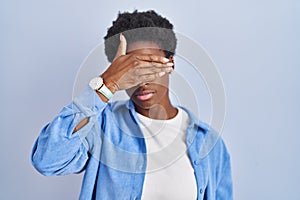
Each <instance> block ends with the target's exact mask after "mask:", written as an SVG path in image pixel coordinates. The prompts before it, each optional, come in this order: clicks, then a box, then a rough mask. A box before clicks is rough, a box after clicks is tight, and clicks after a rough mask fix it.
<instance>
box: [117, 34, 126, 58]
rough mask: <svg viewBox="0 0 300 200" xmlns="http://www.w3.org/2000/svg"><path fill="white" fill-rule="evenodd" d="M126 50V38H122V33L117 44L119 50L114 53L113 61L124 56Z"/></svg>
mask: <svg viewBox="0 0 300 200" xmlns="http://www.w3.org/2000/svg"><path fill="white" fill-rule="evenodd" d="M126 48H127V41H126V38H125V37H124V35H123V34H122V33H120V44H119V48H118V51H117V53H116V56H115V58H114V60H116V59H117V58H118V57H120V56H122V55H125V54H126Z"/></svg>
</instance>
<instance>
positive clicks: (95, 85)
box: [89, 77, 103, 90]
mask: <svg viewBox="0 0 300 200" xmlns="http://www.w3.org/2000/svg"><path fill="white" fill-rule="evenodd" d="M102 84H103V80H102V78H101V77H95V78H93V79H92V80H91V81H90V83H89V86H90V87H91V88H92V89H93V90H98V89H99V88H100V87H101V86H102Z"/></svg>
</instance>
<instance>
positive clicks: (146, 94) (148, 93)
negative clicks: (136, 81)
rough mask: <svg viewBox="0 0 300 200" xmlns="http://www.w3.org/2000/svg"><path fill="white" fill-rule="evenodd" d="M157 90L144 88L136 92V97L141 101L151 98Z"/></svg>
mask: <svg viewBox="0 0 300 200" xmlns="http://www.w3.org/2000/svg"><path fill="white" fill-rule="evenodd" d="M154 94H155V91H153V90H142V91H139V92H137V93H136V94H135V97H136V98H137V99H139V100H141V101H146V100H149V99H151V98H152V97H153V95H154Z"/></svg>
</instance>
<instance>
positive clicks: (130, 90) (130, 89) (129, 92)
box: [126, 87, 136, 97]
mask: <svg viewBox="0 0 300 200" xmlns="http://www.w3.org/2000/svg"><path fill="white" fill-rule="evenodd" d="M135 90H136V88H135V87H133V88H129V89H127V90H126V93H127V95H128V96H129V97H131V96H132V94H133V93H134V91H135Z"/></svg>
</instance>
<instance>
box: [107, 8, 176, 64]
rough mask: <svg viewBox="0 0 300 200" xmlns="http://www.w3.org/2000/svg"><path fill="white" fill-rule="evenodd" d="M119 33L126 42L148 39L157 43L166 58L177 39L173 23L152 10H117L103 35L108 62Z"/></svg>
mask: <svg viewBox="0 0 300 200" xmlns="http://www.w3.org/2000/svg"><path fill="white" fill-rule="evenodd" d="M120 33H122V34H123V35H124V36H125V38H126V40H127V44H130V43H133V42H137V41H149V42H154V43H156V44H158V45H159V47H160V48H161V49H162V50H163V51H164V53H165V56H166V57H167V58H168V57H170V56H171V55H172V56H173V55H174V53H175V49H176V43H177V40H176V36H175V33H174V31H173V25H172V24H171V23H170V22H169V20H168V19H166V18H164V17H162V16H160V15H158V14H157V13H156V12H155V11H154V10H149V11H145V12H139V11H137V10H135V11H133V12H132V13H129V12H124V13H120V12H119V14H118V18H117V19H116V20H115V21H113V25H112V26H111V27H110V28H109V29H108V31H107V34H106V36H105V37H104V40H105V43H104V44H105V54H106V56H107V58H108V60H109V61H110V62H112V61H113V59H114V57H115V55H116V52H117V49H118V46H119V44H120V39H119V35H120Z"/></svg>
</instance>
